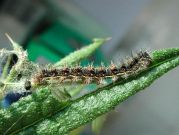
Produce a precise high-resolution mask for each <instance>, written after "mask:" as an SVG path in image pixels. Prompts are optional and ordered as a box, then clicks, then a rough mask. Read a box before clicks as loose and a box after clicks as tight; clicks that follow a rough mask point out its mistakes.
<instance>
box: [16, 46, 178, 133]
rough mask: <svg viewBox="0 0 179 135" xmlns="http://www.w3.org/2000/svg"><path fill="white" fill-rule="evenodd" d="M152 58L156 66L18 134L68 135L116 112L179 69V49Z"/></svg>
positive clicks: (155, 54) (99, 90)
mask: <svg viewBox="0 0 179 135" xmlns="http://www.w3.org/2000/svg"><path fill="white" fill-rule="evenodd" d="M172 52H173V53H172ZM152 58H153V60H154V61H153V63H154V64H153V65H152V66H151V68H149V69H148V70H147V71H145V72H143V73H142V74H140V75H137V76H135V77H133V78H130V79H128V80H125V81H123V82H117V83H115V84H110V85H108V86H106V87H103V88H99V89H98V90H96V91H95V92H92V93H89V94H87V95H84V96H83V97H81V98H79V99H76V100H74V101H72V102H71V104H70V105H68V106H67V107H66V108H65V109H64V110H63V111H61V112H59V113H57V114H56V115H54V116H52V117H49V118H47V119H45V120H44V121H42V122H39V123H38V124H37V125H34V126H32V127H30V128H28V129H26V130H24V131H22V132H20V133H19V134H39V135H41V134H66V133H69V131H71V130H73V129H75V128H77V127H80V126H81V125H84V124H86V123H87V122H89V121H92V120H94V119H96V118H97V117H98V116H100V115H102V114H105V113H106V112H108V111H110V110H113V109H114V108H115V107H116V106H117V105H118V104H119V103H121V102H122V101H124V100H126V99H127V98H129V97H130V96H132V95H134V94H136V93H137V92H139V91H141V90H143V89H144V88H146V87H148V86H149V85H151V84H152V83H153V81H155V80H156V79H157V78H159V77H160V76H162V75H163V74H165V73H166V72H168V71H169V70H171V69H173V68H174V67H176V66H177V65H179V49H166V50H160V51H154V52H153V53H152Z"/></svg>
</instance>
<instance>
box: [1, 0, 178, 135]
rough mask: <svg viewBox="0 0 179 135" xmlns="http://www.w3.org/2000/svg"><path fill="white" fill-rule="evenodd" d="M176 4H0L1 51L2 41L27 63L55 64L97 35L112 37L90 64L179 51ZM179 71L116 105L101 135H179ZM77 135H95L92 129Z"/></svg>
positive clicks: (100, 0) (158, 0)
mask: <svg viewBox="0 0 179 135" xmlns="http://www.w3.org/2000/svg"><path fill="white" fill-rule="evenodd" d="M178 6H179V1H178V0H170V1H169V0H125V1H124V0H110V1H109V0H90V1H89V0H88V1H87V0H71V1H65V0H0V48H8V49H10V48H11V47H10V43H9V42H8V40H7V38H6V37H5V33H8V34H9V35H10V36H11V37H12V38H13V40H15V41H17V42H18V43H19V44H21V45H22V46H23V47H24V49H27V51H28V52H29V59H30V60H32V61H35V62H39V63H41V64H46V63H54V62H56V61H58V60H60V59H61V58H63V57H64V56H66V55H68V54H69V53H70V52H73V51H74V50H76V49H79V48H81V47H83V46H85V45H87V44H89V43H91V39H92V38H95V37H112V40H110V41H109V42H108V43H106V44H105V45H103V46H102V47H101V48H100V49H99V50H98V51H96V52H95V54H94V55H93V56H92V57H90V58H89V59H88V60H86V61H84V64H85V63H88V62H89V61H94V62H95V63H96V64H99V63H100V62H101V61H106V62H108V61H110V60H114V62H115V63H118V62H119V59H120V58H122V57H124V56H127V55H130V52H131V51H132V50H133V51H136V52H137V51H139V50H140V49H144V50H145V49H147V50H155V49H162V48H167V47H179V15H178V13H179V8H178ZM178 72H179V69H174V70H172V71H171V72H169V73H168V74H166V75H165V76H163V77H162V78H160V79H159V80H157V81H156V82H155V83H153V85H152V86H151V87H149V88H147V89H146V90H145V91H143V92H140V93H138V94H136V95H135V96H133V97H131V98H129V99H128V100H127V101H125V102H123V103H122V104H120V105H119V106H118V107H117V108H116V109H115V110H114V111H111V112H110V113H109V114H110V115H108V117H106V120H105V122H104V123H103V124H104V125H103V127H102V129H101V133H100V135H120V134H121V135H151V134H152V135H169V134H170V135H178V134H179V117H178V116H179V107H178V104H179V85H178V82H179V76H178ZM80 134H81V135H92V134H94V133H93V131H92V130H91V125H90V124H88V125H87V127H86V128H85V129H84V130H83V131H81V133H80Z"/></svg>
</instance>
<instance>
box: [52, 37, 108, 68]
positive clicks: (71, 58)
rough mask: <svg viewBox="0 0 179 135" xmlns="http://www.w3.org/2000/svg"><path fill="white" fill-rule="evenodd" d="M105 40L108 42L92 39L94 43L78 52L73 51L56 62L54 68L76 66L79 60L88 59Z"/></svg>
mask: <svg viewBox="0 0 179 135" xmlns="http://www.w3.org/2000/svg"><path fill="white" fill-rule="evenodd" d="M107 40H109V38H106V39H102V38H96V39H94V40H93V41H94V43H92V44H90V45H88V46H86V47H84V48H82V49H80V50H78V51H75V52H73V53H71V54H69V55H68V56H67V57H65V58H63V59H62V60H60V61H59V62H57V63H56V64H55V65H54V67H61V66H65V65H74V64H77V63H79V62H81V60H83V59H85V58H87V57H89V56H90V55H91V54H92V53H93V52H94V51H95V50H96V49H98V48H99V47H100V46H101V45H102V44H104V43H105V42H106V41H107Z"/></svg>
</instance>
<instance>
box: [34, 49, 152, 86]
mask: <svg viewBox="0 0 179 135" xmlns="http://www.w3.org/2000/svg"><path fill="white" fill-rule="evenodd" d="M151 63H152V59H151V57H150V55H149V54H148V53H147V52H143V51H140V52H139V53H137V54H136V55H135V56H133V57H131V58H130V59H128V60H127V62H126V63H123V64H121V66H116V65H114V64H111V65H110V66H109V67H105V66H100V67H93V66H92V65H90V66H88V67H81V66H75V67H64V68H61V69H50V70H49V69H42V70H41V71H40V72H39V73H37V74H35V75H34V76H33V77H32V79H31V84H32V85H48V84H51V83H54V82H55V83H58V84H60V83H66V82H67V83H73V82H76V83H83V84H90V83H96V84H102V82H103V81H104V80H105V79H112V80H117V79H121V78H123V79H126V78H128V77H130V76H132V75H136V74H138V73H139V72H141V71H143V70H145V69H147V68H148V67H149V65H150V64H151Z"/></svg>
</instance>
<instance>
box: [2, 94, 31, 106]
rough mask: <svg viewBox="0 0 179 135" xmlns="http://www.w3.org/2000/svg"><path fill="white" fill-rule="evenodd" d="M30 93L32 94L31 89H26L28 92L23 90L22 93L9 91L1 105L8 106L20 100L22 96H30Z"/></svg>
mask: <svg viewBox="0 0 179 135" xmlns="http://www.w3.org/2000/svg"><path fill="white" fill-rule="evenodd" d="M30 94H32V92H31V91H26V92H21V93H15V92H9V93H7V94H6V96H5V97H4V99H3V100H2V101H1V107H2V108H7V107H9V106H10V105H11V104H12V103H14V102H16V101H18V100H19V99H20V98H22V97H26V96H28V95H30Z"/></svg>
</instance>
